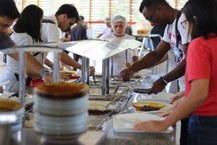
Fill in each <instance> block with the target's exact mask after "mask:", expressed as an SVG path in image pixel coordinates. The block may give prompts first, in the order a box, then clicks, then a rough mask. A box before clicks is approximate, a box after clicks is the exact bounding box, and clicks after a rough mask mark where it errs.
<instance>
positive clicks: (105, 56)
mask: <svg viewBox="0 0 217 145" xmlns="http://www.w3.org/2000/svg"><path fill="white" fill-rule="evenodd" d="M140 46H141V42H139V41H137V40H134V39H123V40H121V41H111V42H107V41H102V40H82V41H73V42H66V43H60V44H59V45H58V47H60V48H63V49H65V50H67V51H69V52H72V53H75V54H78V55H81V56H82V64H83V65H82V82H83V83H84V82H86V83H87V84H89V59H92V60H95V61H103V66H102V71H103V72H102V83H103V84H102V95H104V96H106V95H108V94H109V76H110V73H109V69H110V59H111V58H112V56H114V55H116V54H118V53H120V52H122V51H125V50H127V49H128V48H130V49H136V48H138V47H140ZM96 55H97V56H96ZM84 64H85V66H84ZM111 65H112V64H111Z"/></svg>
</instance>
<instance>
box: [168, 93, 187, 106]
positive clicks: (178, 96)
mask: <svg viewBox="0 0 217 145" xmlns="http://www.w3.org/2000/svg"><path fill="white" fill-rule="evenodd" d="M184 95H185V92H184V91H181V92H178V93H176V94H175V95H174V96H173V97H172V98H171V104H173V103H174V102H175V101H176V100H178V99H179V98H181V97H183V96H184Z"/></svg>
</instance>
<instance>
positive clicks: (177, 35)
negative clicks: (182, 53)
mask: <svg viewBox="0 0 217 145" xmlns="http://www.w3.org/2000/svg"><path fill="white" fill-rule="evenodd" d="M181 14H182V12H181V11H179V12H178V14H177V16H176V29H175V33H176V47H178V46H179V41H181V35H180V33H179V30H178V21H179V18H180V16H181Z"/></svg>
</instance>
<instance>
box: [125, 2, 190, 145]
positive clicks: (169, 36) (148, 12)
mask: <svg viewBox="0 0 217 145" xmlns="http://www.w3.org/2000/svg"><path fill="white" fill-rule="evenodd" d="M140 12H141V13H142V14H143V16H144V17H145V18H146V19H147V20H148V21H150V23H151V24H152V25H153V26H157V27H163V26H165V25H166V28H165V31H164V36H163V39H162V40H161V42H160V43H159V45H158V46H157V47H156V48H155V50H154V51H152V52H150V53H148V54H147V55H145V56H144V57H143V58H142V59H141V60H140V61H139V62H137V63H135V64H133V65H132V66H131V67H129V68H128V69H126V70H124V71H122V72H121V77H122V78H123V80H128V79H129V78H130V77H131V76H132V75H133V74H134V73H135V72H137V71H139V70H141V69H144V68H148V67H151V66H153V65H155V64H157V63H159V61H161V59H162V58H163V57H164V56H165V55H167V54H168V60H169V63H170V70H169V72H168V73H167V74H166V75H164V76H162V77H160V78H159V79H158V80H156V81H155V82H154V83H153V86H152V88H151V89H150V91H149V93H150V94H151V93H158V92H161V91H162V90H163V89H164V88H165V86H166V85H167V83H168V82H172V81H174V80H176V79H178V82H179V84H178V85H179V89H180V90H177V91H182V90H184V89H185V85H184V78H183V76H184V73H185V65H186V61H185V52H186V49H187V46H188V43H189V42H190V41H191V39H190V37H189V33H188V31H186V29H184V28H183V27H182V26H180V25H182V24H181V22H183V20H181V19H183V18H182V17H180V15H181V13H180V12H179V11H178V10H176V9H174V8H172V7H171V6H170V5H169V4H168V3H167V2H166V0H143V1H142V3H141V5H140ZM180 18H181V19H180ZM177 19H179V20H177ZM177 29H178V31H177ZM178 33H179V35H178ZM180 35H181V36H180ZM180 37H181V38H180ZM187 125H188V121H187V120H186V121H185V120H183V122H182V128H181V130H182V131H181V138H180V145H186V144H187V136H188V132H187V128H188V127H186V126H187Z"/></svg>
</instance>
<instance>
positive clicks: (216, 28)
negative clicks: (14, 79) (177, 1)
mask: <svg viewBox="0 0 217 145" xmlns="http://www.w3.org/2000/svg"><path fill="white" fill-rule="evenodd" d="M182 12H183V13H184V14H185V16H186V18H187V20H188V21H189V23H192V24H193V30H192V38H197V37H200V36H203V37H204V38H208V35H209V33H212V32H214V33H216V34H217V1H216V0H189V1H188V2H187V3H186V4H185V6H184V8H183V9H182ZM195 18H196V20H195Z"/></svg>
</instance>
